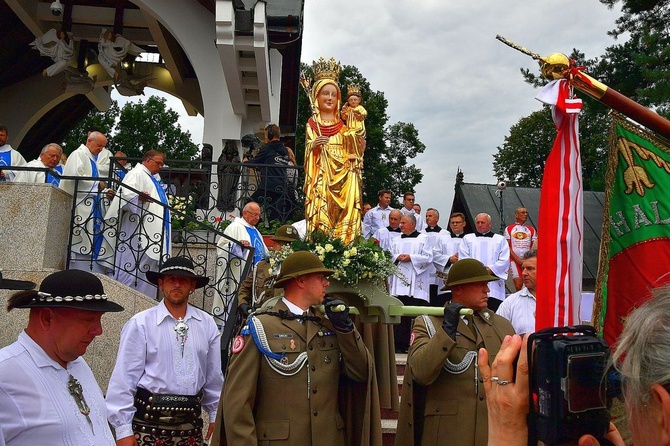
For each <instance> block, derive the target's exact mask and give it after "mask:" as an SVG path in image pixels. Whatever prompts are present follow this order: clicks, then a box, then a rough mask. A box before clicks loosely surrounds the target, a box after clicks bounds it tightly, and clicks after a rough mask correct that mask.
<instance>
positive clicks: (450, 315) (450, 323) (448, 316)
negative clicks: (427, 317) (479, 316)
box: [442, 302, 466, 341]
mask: <svg viewBox="0 0 670 446" xmlns="http://www.w3.org/2000/svg"><path fill="white" fill-rule="evenodd" d="M461 308H466V306H465V305H463V304H459V303H458V302H449V305H447V306H446V307H444V319H443V320H442V329H443V330H444V331H445V332H446V333H447V334H448V335H449V337H450V338H451V339H453V340H454V341H455V340H456V330H457V329H458V321H460V320H461V315H460V311H461Z"/></svg>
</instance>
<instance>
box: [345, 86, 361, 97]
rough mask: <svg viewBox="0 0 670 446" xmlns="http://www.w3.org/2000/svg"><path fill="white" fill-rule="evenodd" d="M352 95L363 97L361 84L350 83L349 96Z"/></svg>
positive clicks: (348, 87)
mask: <svg viewBox="0 0 670 446" xmlns="http://www.w3.org/2000/svg"><path fill="white" fill-rule="evenodd" d="M351 95H356V96H358V97H361V86H360V85H359V84H349V85H348V86H347V97H349V96H351Z"/></svg>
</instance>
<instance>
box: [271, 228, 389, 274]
mask: <svg viewBox="0 0 670 446" xmlns="http://www.w3.org/2000/svg"><path fill="white" fill-rule="evenodd" d="M294 251H311V252H313V253H314V254H316V255H317V256H318V257H319V259H321V261H322V262H323V264H324V266H325V267H326V268H330V269H332V270H334V271H335V273H334V274H333V275H332V276H331V277H333V278H334V279H338V280H340V281H341V282H342V283H344V284H345V285H348V286H355V285H356V284H357V283H358V282H359V280H361V279H365V280H372V281H376V282H378V283H379V285H381V286H384V287H385V285H384V284H385V282H386V280H387V279H388V278H389V277H390V276H391V275H393V274H399V270H398V267H397V266H396V265H394V264H393V262H392V261H391V254H389V253H388V252H386V251H384V250H383V249H382V248H380V247H379V245H378V244H376V243H375V241H374V239H372V238H370V239H369V240H365V239H364V238H363V237H359V238H358V240H356V241H354V242H353V243H351V244H350V245H348V246H347V245H345V244H344V243H343V242H342V240H340V239H339V238H332V237H330V236H328V235H327V234H324V233H322V232H314V233H312V234H311V236H310V237H308V238H307V239H305V240H296V241H295V242H293V243H292V244H291V246H290V248H287V249H282V250H280V251H275V252H274V253H271V254H270V256H271V259H270V262H271V265H272V261H273V258H272V256H275V257H276V258H275V259H274V260H275V262H274V263H275V264H276V263H280V262H281V261H283V259H284V258H286V256H288V254H290V253H291V252H294Z"/></svg>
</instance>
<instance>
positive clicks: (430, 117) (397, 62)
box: [148, 0, 620, 223]
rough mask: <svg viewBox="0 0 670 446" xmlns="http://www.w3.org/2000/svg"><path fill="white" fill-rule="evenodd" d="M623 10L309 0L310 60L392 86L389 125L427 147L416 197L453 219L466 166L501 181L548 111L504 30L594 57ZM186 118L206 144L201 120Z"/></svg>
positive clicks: (478, 178)
mask: <svg viewBox="0 0 670 446" xmlns="http://www.w3.org/2000/svg"><path fill="white" fill-rule="evenodd" d="M619 15H620V14H619V12H618V11H610V10H608V9H607V7H605V6H604V5H602V4H601V3H600V2H598V1H597V0H561V1H553V2H548V1H537V2H521V1H510V0H502V1H501V0H498V1H493V0H476V1H446V0H423V1H418V0H412V1H406V0H339V1H325V0H306V1H305V17H304V24H305V26H304V37H303V51H302V60H303V62H306V63H310V64H311V62H312V61H313V60H316V59H318V58H319V57H320V56H323V57H325V58H330V57H331V56H332V57H335V58H336V59H338V60H340V62H341V63H342V64H346V65H355V66H356V67H358V69H359V70H360V72H361V73H362V74H363V76H365V77H366V78H367V80H368V81H369V82H370V85H371V87H372V89H373V90H380V91H383V92H384V94H385V96H386V99H387V100H388V103H389V106H388V110H387V113H388V115H389V117H390V120H389V123H394V122H397V121H403V122H412V123H414V125H415V126H416V128H417V129H418V131H419V138H420V139H421V141H422V142H423V143H424V144H425V145H426V150H425V152H424V153H423V154H420V155H419V156H417V158H415V160H414V163H415V164H416V165H417V166H418V167H419V168H420V169H421V170H422V172H423V174H424V177H423V181H422V183H421V184H419V185H418V186H417V188H416V199H417V202H418V203H420V204H421V205H422V207H423V209H424V211H425V209H426V208H427V207H435V208H437V209H438V210H439V211H441V212H442V214H443V216H444V215H445V214H447V213H448V212H449V211H450V210H451V204H452V201H453V195H454V182H455V176H456V172H457V168H458V167H459V166H460V168H461V169H462V170H463V172H464V174H465V181H466V182H468V183H488V184H493V183H495V181H496V178H494V176H493V168H492V163H493V156H492V155H493V154H494V153H496V151H497V147H498V146H501V145H502V144H503V142H504V137H505V136H506V135H507V134H508V133H509V128H510V126H512V125H514V124H515V123H517V122H518V120H519V119H520V118H522V117H524V116H527V115H529V114H530V113H531V112H533V111H535V110H539V109H540V108H541V105H540V103H539V102H538V101H536V100H535V99H534V97H535V95H536V94H537V90H536V89H535V88H533V87H531V86H530V85H528V84H526V83H525V82H524V81H523V78H522V76H521V74H520V72H519V69H520V68H521V67H524V68H532V69H535V70H536V71H539V70H537V69H536V67H537V63H536V62H535V61H533V60H532V59H531V58H530V57H527V56H525V55H523V54H521V53H519V52H517V51H515V50H513V49H511V48H508V47H507V46H505V45H503V44H502V43H500V42H498V41H497V40H496V39H495V36H496V34H500V35H503V36H505V37H507V38H508V39H510V40H513V41H515V42H517V43H518V44H520V45H523V46H525V47H527V48H529V49H530V50H532V51H534V52H536V53H539V54H541V55H543V56H544V55H548V54H549V53H552V52H564V53H570V52H571V51H572V48H578V49H579V50H581V51H582V52H584V53H585V54H586V57H588V58H594V57H598V56H600V55H602V54H603V53H604V50H605V48H606V47H607V46H609V45H612V44H614V43H615V41H614V40H613V39H612V38H611V37H609V36H608V35H607V31H609V30H611V29H613V28H614V21H615V20H616V19H617V18H618V16H619ZM152 93H153V92H152ZM148 94H151V93H148ZM363 105H364V106H365V103H363ZM171 106H172V107H173V108H175V110H177V111H180V112H181V113H183V107H180V105H179V103H177V106H174V105H173V104H172V103H171ZM181 124H182V127H183V128H185V129H188V130H189V131H191V133H192V135H193V136H194V142H196V143H201V142H202V120H201V118H183V121H181ZM538 174H539V172H538ZM443 220H444V218H443ZM442 223H444V221H442Z"/></svg>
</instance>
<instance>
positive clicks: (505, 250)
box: [458, 214, 509, 311]
mask: <svg viewBox="0 0 670 446" xmlns="http://www.w3.org/2000/svg"><path fill="white" fill-rule="evenodd" d="M475 226H476V228H477V232H475V233H474V234H467V235H466V236H465V237H463V241H462V242H461V244H460V246H459V247H458V256H459V260H462V259H477V260H479V261H480V262H482V263H483V264H484V266H486V268H487V269H488V271H489V273H490V274H493V275H494V276H498V277H499V278H500V280H497V281H495V282H489V289H490V291H489V297H492V298H493V299H489V304H488V306H489V308H490V309H492V310H493V311H495V310H496V309H498V306H499V305H500V304H501V303H502V301H503V300H505V280H507V273H508V272H509V244H508V243H507V240H505V237H503V236H502V235H500V234H494V233H492V232H491V216H490V215H489V214H478V215H477V217H476V218H475Z"/></svg>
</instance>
